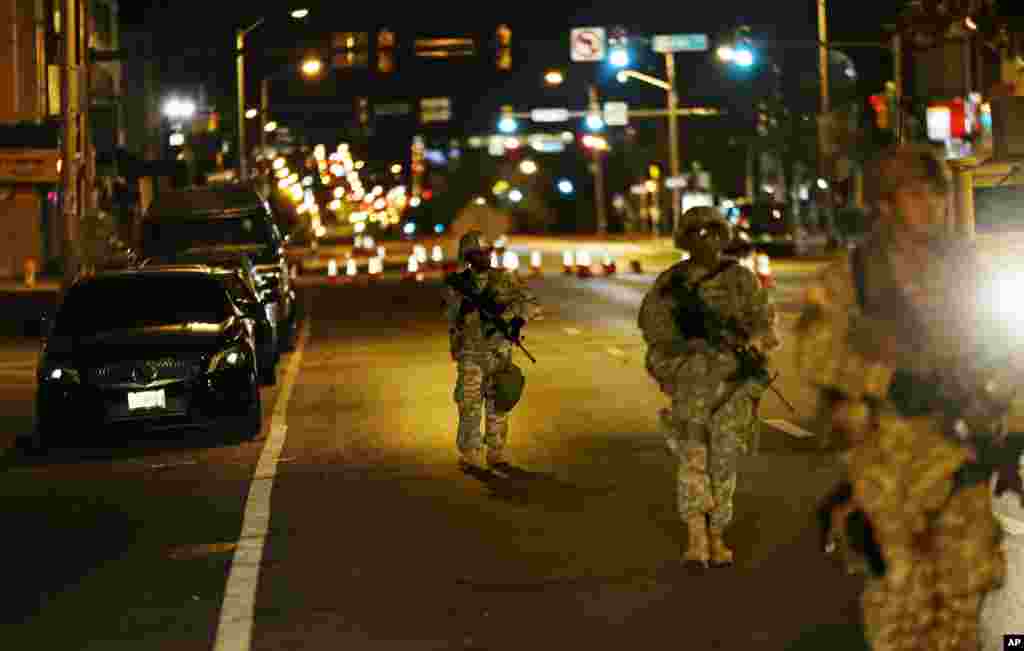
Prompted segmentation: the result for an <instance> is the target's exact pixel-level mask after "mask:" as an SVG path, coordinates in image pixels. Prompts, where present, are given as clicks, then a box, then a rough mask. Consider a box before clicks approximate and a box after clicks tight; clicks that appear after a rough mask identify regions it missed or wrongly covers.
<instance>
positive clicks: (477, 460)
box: [459, 448, 484, 468]
mask: <svg viewBox="0 0 1024 651" xmlns="http://www.w3.org/2000/svg"><path fill="white" fill-rule="evenodd" d="M459 467H461V468H484V450H483V448H476V449H473V450H466V451H464V452H462V453H460V454H459Z"/></svg>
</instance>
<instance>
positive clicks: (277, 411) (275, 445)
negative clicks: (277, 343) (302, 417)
mask: <svg viewBox="0 0 1024 651" xmlns="http://www.w3.org/2000/svg"><path fill="white" fill-rule="evenodd" d="M307 315H308V311H307ZM309 324H310V318H309V316H307V318H306V320H305V322H304V323H303V325H302V330H301V332H300V333H299V340H298V343H297V344H296V346H295V353H294V354H293V355H292V358H291V359H290V360H289V363H288V369H287V370H286V371H285V374H284V382H283V383H282V385H281V391H280V393H278V395H277V402H275V403H274V411H273V413H272V415H271V417H270V433H269V434H268V435H267V439H266V442H265V443H264V444H263V451H262V452H261V453H260V460H259V463H257V464H256V472H255V474H254V475H253V479H252V483H251V484H250V486H249V497H248V499H247V500H246V503H245V515H244V517H243V520H242V533H241V536H239V539H238V547H236V548H235V552H234V555H233V557H232V559H231V572H230V574H229V575H228V581H227V588H226V589H225V591H224V603H223V604H222V605H221V609H220V622H219V623H218V625H217V638H216V641H215V643H214V647H213V648H214V649H215V651H229V650H230V651H249V649H250V647H251V645H252V629H253V624H254V620H253V613H254V611H255V608H256V588H257V586H258V585H259V578H260V563H261V562H262V560H263V547H264V545H265V544H266V540H267V531H268V530H269V528H270V492H271V490H273V488H274V476H275V475H276V474H277V464H278V462H279V460H280V457H281V450H282V449H283V448H284V441H285V435H286V434H287V432H288V424H287V416H288V402H289V400H290V398H291V395H292V389H293V388H294V387H295V379H296V377H298V374H299V366H300V364H301V363H302V349H303V348H304V347H305V345H306V340H307V338H308V337H309Z"/></svg>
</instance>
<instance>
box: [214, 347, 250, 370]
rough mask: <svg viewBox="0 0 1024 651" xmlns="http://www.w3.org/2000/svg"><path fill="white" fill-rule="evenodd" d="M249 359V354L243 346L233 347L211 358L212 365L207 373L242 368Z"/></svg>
mask: <svg viewBox="0 0 1024 651" xmlns="http://www.w3.org/2000/svg"><path fill="white" fill-rule="evenodd" d="M248 359H249V357H248V354H247V353H246V351H245V349H244V348H242V347H241V346H231V347H229V348H225V349H224V350H222V351H220V352H218V353H217V354H215V355H214V356H213V357H211V358H210V365H209V367H208V368H207V372H208V373H214V372H216V371H224V370H228V369H236V368H242V366H243V365H244V364H245V363H246V361H247V360H248Z"/></svg>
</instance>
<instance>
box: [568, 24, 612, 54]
mask: <svg viewBox="0 0 1024 651" xmlns="http://www.w3.org/2000/svg"><path fill="white" fill-rule="evenodd" d="M607 42H608V39H607V34H606V33H605V29H604V27H578V28H576V29H573V30H572V32H571V33H570V35H569V54H570V56H571V57H572V60H573V61H603V60H604V56H605V49H606V47H607Z"/></svg>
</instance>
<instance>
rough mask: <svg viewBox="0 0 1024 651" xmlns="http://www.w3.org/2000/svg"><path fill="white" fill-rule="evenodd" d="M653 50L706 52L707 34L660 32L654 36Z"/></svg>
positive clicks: (664, 51)
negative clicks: (660, 33)
mask: <svg viewBox="0 0 1024 651" xmlns="http://www.w3.org/2000/svg"><path fill="white" fill-rule="evenodd" d="M653 45H654V47H653V49H654V51H655V52H661V53H663V54H664V53H671V52H707V50H708V35H707V34H662V35H660V36H655V37H654V44H653Z"/></svg>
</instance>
